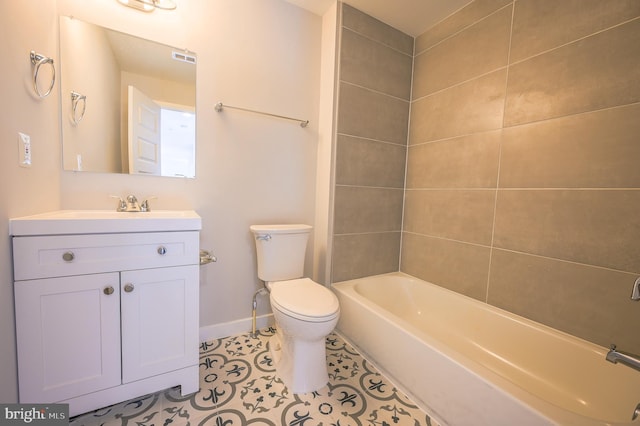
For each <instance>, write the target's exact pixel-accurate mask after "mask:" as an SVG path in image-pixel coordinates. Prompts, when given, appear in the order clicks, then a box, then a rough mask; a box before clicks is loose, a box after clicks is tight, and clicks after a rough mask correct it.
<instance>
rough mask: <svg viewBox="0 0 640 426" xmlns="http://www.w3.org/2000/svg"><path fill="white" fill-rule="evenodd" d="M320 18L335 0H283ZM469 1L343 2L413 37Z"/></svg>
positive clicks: (363, 0)
mask: <svg viewBox="0 0 640 426" xmlns="http://www.w3.org/2000/svg"><path fill="white" fill-rule="evenodd" d="M286 1H288V2H289V3H293V4H295V5H297V6H299V7H302V8H303V9H307V10H309V11H311V12H313V13H315V14H317V15H324V13H325V12H326V11H327V9H328V8H329V6H331V4H333V3H334V2H335V0H286ZM471 1H472V0H343V2H344V3H347V4H349V5H351V6H353V7H355V8H356V9H358V10H361V11H362V12H364V13H366V14H368V15H371V16H373V17H374V18H376V19H378V20H380V21H382V22H384V23H386V24H389V25H391V26H392V27H394V28H396V29H398V30H400V31H402V32H404V33H406V34H409V35H411V36H413V37H417V36H419V35H420V34H422V33H423V32H424V31H425V30H427V29H428V28H430V27H432V26H433V25H434V24H436V23H438V22H440V21H441V20H443V19H444V18H446V17H447V16H449V15H451V14H452V13H453V12H455V11H457V10H459V9H461V8H462V7H464V6H465V5H466V4H468V3H470V2H471Z"/></svg>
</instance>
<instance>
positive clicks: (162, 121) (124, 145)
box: [60, 16, 196, 178]
mask: <svg viewBox="0 0 640 426" xmlns="http://www.w3.org/2000/svg"><path fill="white" fill-rule="evenodd" d="M60 69H61V71H60V73H61V79H60V80H61V83H60V90H61V95H60V104H61V105H60V108H61V114H60V117H61V121H62V122H61V129H62V145H63V146H62V153H63V168H64V170H73V171H91V172H103V173H129V174H148V175H159V176H176V177H189V178H193V177H195V151H196V137H195V134H196V130H195V129H196V108H195V105H196V55H195V54H194V53H193V52H188V51H185V50H184V49H178V48H174V47H171V46H166V45H163V44H159V43H156V42H152V41H149V40H144V39H142V38H139V37H134V36H132V35H129V34H124V33H121V32H117V31H113V30H110V29H108V28H104V27H100V26H98V25H94V24H90V23H88V22H84V21H81V20H79V19H77V18H71V17H66V16H61V17H60Z"/></svg>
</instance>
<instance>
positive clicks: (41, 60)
mask: <svg viewBox="0 0 640 426" xmlns="http://www.w3.org/2000/svg"><path fill="white" fill-rule="evenodd" d="M29 57H30V58H31V63H32V64H33V90H35V92H36V95H38V96H39V97H40V98H46V97H47V96H49V94H50V93H51V90H52V89H53V85H54V84H55V82H56V67H54V66H53V59H51V58H48V57H46V56H43V55H40V54H39V53H36V52H34V51H33V50H32V51H31V54H30V55H29ZM44 64H50V65H51V72H52V76H51V84H50V85H49V88H48V89H47V91H46V92H44V93H41V92H40V89H38V73H39V72H40V67H41V66H42V65H44Z"/></svg>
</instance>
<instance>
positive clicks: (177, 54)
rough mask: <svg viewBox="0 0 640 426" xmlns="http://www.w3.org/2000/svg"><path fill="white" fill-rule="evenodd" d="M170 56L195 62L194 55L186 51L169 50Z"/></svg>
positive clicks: (183, 60)
mask: <svg viewBox="0 0 640 426" xmlns="http://www.w3.org/2000/svg"><path fill="white" fill-rule="evenodd" d="M171 57H173V59H175V60H176V61H182V62H188V63H190V64H195V63H196V57H195V56H192V55H187V54H186V53H180V52H171Z"/></svg>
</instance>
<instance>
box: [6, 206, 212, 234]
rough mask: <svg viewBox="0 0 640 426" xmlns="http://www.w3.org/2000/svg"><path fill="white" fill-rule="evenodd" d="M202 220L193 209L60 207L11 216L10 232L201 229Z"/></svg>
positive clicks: (60, 232) (61, 232) (65, 232)
mask: <svg viewBox="0 0 640 426" xmlns="http://www.w3.org/2000/svg"><path fill="white" fill-rule="evenodd" d="M200 229H202V219H201V218H200V216H198V214H197V213H196V212H195V211H193V210H152V211H149V212H116V211H113V210H57V211H52V212H47V213H41V214H36V215H32V216H24V217H17V218H12V219H9V234H10V235H13V236H27V235H61V234H106V233H122V232H164V231H199V230H200Z"/></svg>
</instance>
